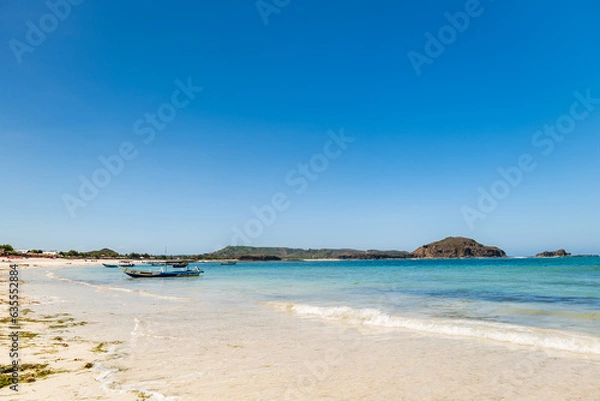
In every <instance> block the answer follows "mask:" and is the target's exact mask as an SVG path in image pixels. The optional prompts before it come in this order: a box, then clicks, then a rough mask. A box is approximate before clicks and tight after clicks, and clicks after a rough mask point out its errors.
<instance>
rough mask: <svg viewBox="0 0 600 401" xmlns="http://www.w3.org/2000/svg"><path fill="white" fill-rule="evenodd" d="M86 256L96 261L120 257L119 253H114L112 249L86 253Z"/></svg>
mask: <svg viewBox="0 0 600 401" xmlns="http://www.w3.org/2000/svg"><path fill="white" fill-rule="evenodd" d="M85 256H86V257H88V258H96V259H100V258H118V257H119V253H118V252H115V251H113V250H112V249H109V248H102V249H100V250H99V251H90V252H85Z"/></svg>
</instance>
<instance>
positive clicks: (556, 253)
mask: <svg viewBox="0 0 600 401" xmlns="http://www.w3.org/2000/svg"><path fill="white" fill-rule="evenodd" d="M564 256H571V254H570V253H568V252H567V251H565V250H564V249H559V250H558V251H554V252H550V251H546V252H542V253H538V254H537V255H535V257H536V258H558V257H564Z"/></svg>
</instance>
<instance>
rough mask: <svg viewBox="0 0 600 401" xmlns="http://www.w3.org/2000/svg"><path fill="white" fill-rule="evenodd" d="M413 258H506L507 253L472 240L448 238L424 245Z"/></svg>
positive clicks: (412, 255)
mask: <svg viewBox="0 0 600 401" xmlns="http://www.w3.org/2000/svg"><path fill="white" fill-rule="evenodd" d="M411 257H413V258H505V257H506V253H505V252H504V251H503V250H502V249H500V248H497V247H495V246H485V245H482V244H480V243H479V242H477V241H475V240H472V239H470V238H463V237H448V238H446V239H443V240H441V241H437V242H432V243H431V244H427V245H423V246H422V247H420V248H419V249H417V250H416V251H414V252H413V253H411Z"/></svg>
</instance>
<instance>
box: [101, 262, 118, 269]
mask: <svg viewBox="0 0 600 401" xmlns="http://www.w3.org/2000/svg"><path fill="white" fill-rule="evenodd" d="M102 266H104V267H108V268H109V269H116V268H117V267H119V265H111V264H108V263H102Z"/></svg>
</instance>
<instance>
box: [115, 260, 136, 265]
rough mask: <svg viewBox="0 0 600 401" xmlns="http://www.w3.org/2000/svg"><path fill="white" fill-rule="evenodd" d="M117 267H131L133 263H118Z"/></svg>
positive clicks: (125, 261)
mask: <svg viewBox="0 0 600 401" xmlns="http://www.w3.org/2000/svg"><path fill="white" fill-rule="evenodd" d="M119 266H121V267H133V266H135V265H134V264H133V263H131V262H130V261H128V260H124V261H122V262H121V263H119Z"/></svg>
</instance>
